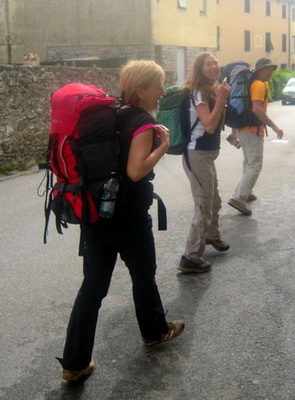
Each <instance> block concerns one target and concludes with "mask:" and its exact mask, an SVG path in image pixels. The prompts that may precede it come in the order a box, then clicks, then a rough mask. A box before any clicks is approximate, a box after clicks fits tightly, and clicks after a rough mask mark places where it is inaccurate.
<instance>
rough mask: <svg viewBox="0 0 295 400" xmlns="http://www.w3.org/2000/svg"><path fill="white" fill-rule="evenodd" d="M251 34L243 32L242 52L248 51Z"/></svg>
mask: <svg viewBox="0 0 295 400" xmlns="http://www.w3.org/2000/svg"><path fill="white" fill-rule="evenodd" d="M250 35H251V32H250V31H245V32H244V50H245V51H250V50H251V46H250V37H251V36H250Z"/></svg>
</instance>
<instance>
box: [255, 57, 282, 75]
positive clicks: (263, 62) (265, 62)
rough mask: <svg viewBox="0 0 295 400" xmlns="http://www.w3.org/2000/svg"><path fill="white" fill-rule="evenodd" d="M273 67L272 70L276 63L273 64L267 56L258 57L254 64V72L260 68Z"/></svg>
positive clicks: (275, 67)
mask: <svg viewBox="0 0 295 400" xmlns="http://www.w3.org/2000/svg"><path fill="white" fill-rule="evenodd" d="M266 67H273V70H276V69H277V65H276V64H274V63H273V62H272V61H271V60H270V59H269V58H265V57H263V58H260V59H259V60H258V61H257V62H256V64H255V72H258V71H259V70H261V69H262V68H266Z"/></svg>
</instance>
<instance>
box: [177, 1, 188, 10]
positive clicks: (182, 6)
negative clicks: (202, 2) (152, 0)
mask: <svg viewBox="0 0 295 400" xmlns="http://www.w3.org/2000/svg"><path fill="white" fill-rule="evenodd" d="M178 7H179V8H186V7H187V4H186V0H178Z"/></svg>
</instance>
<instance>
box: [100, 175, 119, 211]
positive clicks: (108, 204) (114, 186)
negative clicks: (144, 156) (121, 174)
mask: <svg viewBox="0 0 295 400" xmlns="http://www.w3.org/2000/svg"><path fill="white" fill-rule="evenodd" d="M118 190H119V181H118V178H117V177H116V176H113V177H112V178H110V179H109V180H108V181H107V182H106V183H105V184H104V192H103V195H102V197H101V203H100V207H99V215H100V217H102V218H113V216H114V212H115V205H116V199H117V194H118Z"/></svg>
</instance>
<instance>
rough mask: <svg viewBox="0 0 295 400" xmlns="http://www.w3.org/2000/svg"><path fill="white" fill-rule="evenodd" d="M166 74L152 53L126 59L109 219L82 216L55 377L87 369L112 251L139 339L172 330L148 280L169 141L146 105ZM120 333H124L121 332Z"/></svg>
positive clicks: (175, 326) (154, 100)
mask: <svg viewBox="0 0 295 400" xmlns="http://www.w3.org/2000/svg"><path fill="white" fill-rule="evenodd" d="M164 79H165V74H164V71H163V69H162V68H161V67H160V66H159V65H158V64H156V63H155V62H153V61H132V62H130V63H128V64H127V65H126V66H125V67H124V68H123V69H122V71H121V76H120V88H121V91H122V96H123V98H124V102H125V104H124V106H123V107H122V108H121V109H120V111H119V115H118V128H119V132H120V145H121V162H120V164H121V171H120V176H121V189H120V193H119V198H118V201H117V204H116V209H115V215H114V218H113V219H111V220H103V219H101V220H100V221H98V222H96V223H94V224H90V223H89V224H86V225H85V226H84V227H83V238H84V280H83V283H82V286H81V288H80V291H79V292H78V295H77V298H76V301H75V304H74V308H73V310H72V315H71V318H70V322H69V325H68V331H67V339H66V344H65V348H64V354H63V358H62V359H59V361H60V363H61V364H62V366H63V375H62V378H63V379H65V380H67V381H76V380H78V379H80V378H81V377H83V376H85V375H90V374H91V373H92V372H93V369H94V362H93V361H91V358H92V349H93V345H94V337H95V331H96V324H97V318H98V312H99V309H100V306H101V302H102V300H103V298H104V297H105V296H106V295H107V292H108V289H109V285H110V282H111V277H112V273H113V270H114V267H115V263H116V259H117V256H118V254H119V255H120V257H121V259H122V260H123V261H124V262H125V264H126V266H127V268H128V270H129V273H130V276H131V280H132V288H133V300H134V305H135V313H136V317H137V321H138V324H139V328H140V331H141V336H142V339H143V342H144V344H145V345H154V344H158V343H163V342H167V341H169V340H172V339H175V338H176V337H178V336H179V335H180V334H181V333H182V331H183V329H184V323H183V321H181V320H176V321H172V322H167V321H166V318H165V313H164V309H163V305H162V301H161V298H160V294H159V291H158V288H157V284H156V281H155V273H156V255H155V244H154V237H153V232H152V221H151V217H150V215H149V213H148V210H149V207H150V205H151V203H152V197H153V187H152V184H151V182H150V179H151V178H152V177H153V167H154V166H155V165H156V164H157V162H158V161H159V160H160V159H161V157H162V156H163V155H164V154H165V152H166V150H167V149H168V147H169V131H168V130H167V129H166V128H164V127H161V126H157V127H155V121H154V120H153V118H152V117H151V115H150V113H149V112H150V111H152V110H153V109H155V108H156V107H157V104H158V101H159V99H160V97H161V96H162V95H164V94H165V91H164V89H163V84H164ZM122 340H123V341H126V340H128V337H127V335H126V334H125V335H124V333H122Z"/></svg>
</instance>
